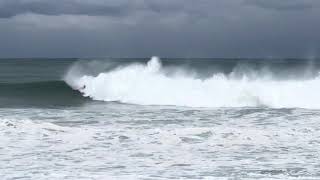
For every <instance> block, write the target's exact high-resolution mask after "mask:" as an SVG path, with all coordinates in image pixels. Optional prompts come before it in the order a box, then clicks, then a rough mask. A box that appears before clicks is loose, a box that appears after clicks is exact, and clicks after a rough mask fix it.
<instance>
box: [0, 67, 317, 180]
mask: <svg viewBox="0 0 320 180" xmlns="http://www.w3.org/2000/svg"><path fill="white" fill-rule="evenodd" d="M64 63H65V64H63V63H62V64H61V62H60V63H58V65H59V66H58V65H57V66H55V67H52V66H50V68H53V69H54V70H55V71H54V72H55V73H56V71H62V72H70V70H69V71H68V70H67V69H68V68H69V67H70V64H72V62H71V63H69V62H68V63H66V62H64ZM9 64H10V63H9ZM35 64H36V63H35ZM57 67H65V68H64V69H65V71H64V70H61V69H60V70H58V69H59V68H57ZM108 67H110V66H109V65H108ZM128 67H130V68H131V69H130V68H129V69H128ZM143 67H146V69H147V71H145V72H142V73H145V74H148V73H151V74H149V75H150V76H151V75H153V76H155V77H153V78H151V79H147V81H146V85H144V84H143V82H142V80H140V74H136V76H135V77H133V76H132V75H133V74H135V73H137V72H138V71H137V69H138V70H141V69H140V68H143ZM150 67H151V71H149V70H150ZM153 67H156V68H153ZM294 67H296V66H294ZM2 68H3V66H2ZM42 68H43V66H42ZM148 68H149V70H148ZM159 68H161V67H159V66H158V65H157V64H153V65H152V63H150V64H149V65H145V66H140V65H138V66H134V67H133V66H132V65H130V66H127V65H126V66H125V69H122V68H120V69H117V72H116V73H113V74H110V73H106V74H100V75H98V74H94V73H91V74H87V75H82V76H81V77H80V79H79V77H78V76H72V78H71V80H73V81H72V82H74V80H79V81H77V82H78V83H79V82H81V83H83V82H84V83H86V86H87V87H86V88H89V89H85V90H80V91H83V92H82V93H84V96H89V97H90V98H93V99H99V100H104V101H94V100H91V99H90V98H89V97H87V98H85V97H82V95H81V93H79V92H77V91H75V90H72V89H71V88H69V89H68V88H67V87H68V86H66V85H65V84H61V83H62V82H63V81H59V79H58V78H56V77H55V76H54V74H55V73H52V74H51V75H50V74H49V75H48V74H47V76H46V80H47V79H49V82H47V81H45V82H43V80H41V81H40V80H39V78H40V77H39V74H41V73H43V72H41V73H33V75H34V76H32V78H33V79H32V81H27V80H24V79H23V78H17V76H18V75H17V76H14V75H12V74H13V73H12V74H11V75H10V76H9V75H8V76H7V78H4V76H2V77H1V78H0V80H1V82H0V83H1V86H0V92H1V94H2V95H0V100H1V102H0V176H1V177H2V178H3V179H320V125H319V121H320V110H318V109H317V107H320V103H319V102H318V101H316V100H317V98H319V97H320V96H319V95H317V94H316V93H315V91H316V87H317V86H319V87H320V85H317V82H316V81H317V73H314V71H316V70H314V69H313V70H312V71H310V72H312V73H311V74H308V75H306V76H305V77H303V78H301V79H298V78H297V77H295V76H290V78H289V77H288V76H287V77H283V76H282V75H281V77H282V78H280V75H279V76H277V77H279V79H275V78H274V77H271V79H270V78H267V79H264V78H262V76H257V77H258V80H257V78H255V79H252V78H251V77H248V78H247V79H243V78H240V79H237V78H235V79H234V78H233V77H231V76H228V75H226V74H228V73H226V72H224V76H225V77H223V78H221V79H218V80H217V79H214V78H213V80H209V81H208V78H206V77H197V78H198V79H196V78H194V79H191V77H189V76H184V77H186V78H185V79H181V74H179V75H177V74H176V73H174V74H175V75H172V72H167V73H169V75H168V74H165V75H159V74H158V70H159ZM231 70H232V68H231ZM125 71H129V72H126V73H128V74H129V75H130V76H127V77H126V78H133V80H136V82H137V83H136V85H137V86H138V87H137V86H133V85H130V86H127V84H124V85H120V83H119V82H118V83H116V81H115V79H114V78H120V79H121V78H124V76H123V73H124V72H125ZM171 71H172V69H171ZM28 72H31V71H30V70H28ZM33 72H35V71H33ZM44 72H47V73H48V72H51V71H49V70H48V69H47V71H44ZM72 72H73V74H72V75H75V74H74V69H73V70H72ZM108 72H110V71H108ZM111 72H112V71H111ZM174 72H176V70H174ZM233 72H235V71H233ZM258 72H261V71H258ZM287 72H288V71H287ZM299 72H301V71H299ZM8 73H9V71H8ZM24 73H25V74H27V73H26V72H24ZM59 73H60V72H59ZM263 73H265V72H264V71H263ZM31 74H32V73H31ZM66 74H68V73H66ZM76 74H77V73H76ZM145 74H144V75H145ZM182 74H184V73H182ZM240 74H241V73H240ZM256 74H257V73H255V75H256ZM258 74H259V73H258ZM267 74H270V73H269V72H268V73H267ZM274 74H275V73H271V75H274ZM287 74H288V73H287ZM247 75H248V74H247ZM277 75H278V74H277ZM172 76H174V77H175V78H169V79H168V77H172ZM203 76H207V75H203ZM237 76H238V75H237ZM23 77H24V78H26V77H27V75H24V76H23ZM48 77H50V78H48ZM57 77H59V76H57ZM68 77H69V78H70V74H69V76H68ZM83 77H85V78H83ZM193 77H194V76H193ZM210 77H211V76H210ZM219 77H221V76H219ZM63 78H65V76H61V79H63ZM126 78H124V79H122V80H125V79H126ZM166 78H167V79H166ZM179 78H180V79H179ZM238 78H239V77H238ZM27 79H28V78H27ZM29 79H30V78H29ZM40 79H41V78H40ZM155 79H157V80H158V81H159V83H161V85H160V86H158V87H159V88H162V90H163V92H165V93H168V89H169V88H171V89H172V93H173V94H175V93H176V94H179V93H177V92H176V91H177V90H176V89H174V88H180V87H181V86H177V85H174V84H175V83H178V82H182V85H183V87H184V89H185V90H184V91H183V88H182V89H179V91H181V94H182V95H178V96H179V98H177V99H173V97H174V96H173V95H172V94H162V95H163V96H162V97H159V96H160V93H159V92H158V91H156V90H155V89H154V86H153V84H152V83H151V82H152V81H153V80H155ZM5 80H6V81H5ZM90 80H91V81H90ZM118 80H119V79H118ZM148 80H150V81H148ZM206 80H207V81H206ZM18 81H21V82H18ZM101 81H102V82H104V83H101ZM229 81H231V82H232V83H231V85H233V86H234V85H239V86H241V87H242V88H240V90H243V91H241V92H245V93H246V94H245V97H251V98H242V97H243V96H242V95H241V92H235V91H233V90H232V88H229V86H230V84H228V83H230V82H229ZM68 82H69V83H70V79H69V81H68ZM72 82H71V83H72ZM122 82H123V81H122ZM124 82H126V81H124ZM217 82H219V83H220V84H218V85H219V86H220V88H221V87H222V86H225V87H222V88H223V89H224V90H225V91H226V93H225V94H220V95H219V96H217V95H215V94H214V90H215V89H216V85H217V84H216V83H217ZM253 82H255V83H258V85H256V84H252V83H253ZM265 82H271V84H268V83H266V88H269V89H267V90H268V91H262V87H261V85H260V84H263V83H265ZM108 83H109V84H108ZM190 83H191V85H190ZM202 83H204V84H202ZM70 85H71V86H72V85H75V84H70ZM76 85H77V84H76ZM102 85H104V86H106V87H105V88H104V87H103V86H102ZM169 85H171V86H170V87H169ZM245 85H246V86H245ZM271 85H275V86H273V87H272V88H273V89H272V88H271V87H270V86H271ZM276 85H280V86H281V87H285V85H286V88H282V89H281V90H283V91H284V90H287V89H288V88H287V87H288V86H289V87H297V88H298V90H297V89H294V88H291V89H290V88H289V89H290V91H291V94H289V95H288V96H286V97H284V98H281V97H282V96H280V95H281V94H277V91H276V90H279V89H277V88H278V86H276ZM110 86H112V87H115V89H118V90H119V92H120V93H119V94H115V91H114V89H112V87H110ZM94 87H95V88H100V89H99V90H98V91H97V89H95V88H94ZM148 87H149V89H151V92H150V91H147V90H148V89H147V88H148ZM191 87H194V88H195V89H197V88H198V90H199V91H197V90H195V89H193V88H191ZM246 87H249V89H245V88H246ZM309 87H313V89H312V88H311V89H310V88H309ZM137 88H138V89H137ZM143 88H145V89H144V90H145V91H146V92H145V94H146V96H145V99H143V98H144V97H143V93H140V92H137V91H136V90H142V89H143ZM208 88H209V89H210V91H205V89H208ZM243 88H244V89H243ZM128 89H129V90H130V91H129V90H128ZM238 90H239V89H238ZM254 90H255V91H254ZM303 90H305V91H306V93H307V94H306V95H305V96H303V93H302V94H301V92H302V91H303ZM272 91H274V92H272ZM106 92H109V93H106ZM128 92H131V93H128ZM197 92H201V93H207V94H205V95H207V98H204V97H202V96H200V97H199V98H198V99H200V100H201V101H196V98H195V97H191V95H193V96H196V95H198V94H197ZM221 92H223V91H220V92H219V93H221ZM288 92H289V90H288ZM311 92H313V94H312V93H311ZM28 93H30V95H29V96H28ZM228 93H235V94H228ZM279 93H283V92H279ZM239 94H240V95H239ZM222 95H224V96H225V97H221V96H222ZM297 95H300V97H296V98H294V97H295V96H297ZM229 96H232V97H233V98H228V97H229ZM268 96H269V100H270V99H272V98H274V99H272V100H270V101H267V100H268ZM301 96H302V97H301ZM138 97H139V98H142V99H141V100H140V101H136V100H137V99H138ZM166 97H170V98H167V99H166ZM183 97H184V98H185V99H183ZM217 97H219V99H218V101H216V102H215V101H214V100H215V99H216V98H217ZM239 97H241V98H239ZM252 97H254V98H252ZM108 98H110V100H111V101H108ZM223 99H226V102H224V101H223ZM312 99H314V101H312ZM257 100H258V101H257ZM303 100H305V101H303ZM113 101H117V102H113ZM119 101H120V102H119ZM121 101H128V102H127V103H128V104H126V103H125V102H121ZM201 102H204V103H201ZM262 102H263V103H262ZM139 103H140V104H139ZM166 103H168V104H167V105H163V104H166ZM174 103H177V104H174ZM228 103H229V104H228ZM169 105H170V106H169ZM182 105H184V106H182ZM198 105H202V107H197V106H198ZM219 105H220V106H222V105H224V107H219ZM305 105H310V107H313V108H308V107H304V106H305ZM228 106H229V107H228ZM293 106H297V107H293Z"/></svg>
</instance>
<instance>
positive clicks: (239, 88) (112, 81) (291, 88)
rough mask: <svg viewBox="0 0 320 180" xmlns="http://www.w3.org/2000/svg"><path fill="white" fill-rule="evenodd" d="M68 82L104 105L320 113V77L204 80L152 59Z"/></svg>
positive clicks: (74, 71)
mask: <svg viewBox="0 0 320 180" xmlns="http://www.w3.org/2000/svg"><path fill="white" fill-rule="evenodd" d="M191 74H192V73H191ZM65 79H66V82H67V83H68V84H69V85H70V86H71V87H73V88H75V89H79V88H80V89H79V91H81V92H82V93H83V95H84V96H86V97H90V98H92V99H93V100H101V101H119V102H122V103H132V104H141V105H175V106H189V107H255V106H267V107H273V108H291V107H298V108H316V109H318V108H320V94H319V92H320V78H319V77H317V76H316V77H314V78H312V79H307V80H281V81H280V80H276V79H272V78H265V77H256V78H254V79H251V78H248V77H246V75H243V76H241V77H235V76H234V74H233V73H231V75H229V76H228V75H226V74H223V73H213V74H212V75H211V76H210V77H207V78H205V79H201V78H197V77H196V76H195V75H194V74H192V75H188V72H186V71H184V70H183V69H179V67H177V68H176V73H171V74H169V75H168V73H166V71H165V69H164V68H163V67H162V64H161V60H160V59H159V58H158V57H152V58H151V60H150V61H148V62H147V64H144V63H135V64H129V65H125V66H120V67H117V68H114V69H111V70H109V71H106V72H100V73H98V74H97V75H88V74H85V73H83V72H81V71H79V68H74V67H73V68H71V70H70V71H69V72H68V74H67V76H66V78H65ZM83 86H85V88H81V87H83Z"/></svg>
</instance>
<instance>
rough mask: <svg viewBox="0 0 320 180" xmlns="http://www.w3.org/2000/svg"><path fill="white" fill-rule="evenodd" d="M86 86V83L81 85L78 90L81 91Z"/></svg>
mask: <svg viewBox="0 0 320 180" xmlns="http://www.w3.org/2000/svg"><path fill="white" fill-rule="evenodd" d="M85 88H86V85H83V86H82V87H80V88H79V89H78V90H79V91H81V90H84V89H85Z"/></svg>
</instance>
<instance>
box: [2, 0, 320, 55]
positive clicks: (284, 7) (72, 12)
mask: <svg viewBox="0 0 320 180" xmlns="http://www.w3.org/2000/svg"><path fill="white" fill-rule="evenodd" d="M319 33H320V0H0V57H149V56H152V55H158V56H160V57H305V58H312V57H316V56H320V34H319Z"/></svg>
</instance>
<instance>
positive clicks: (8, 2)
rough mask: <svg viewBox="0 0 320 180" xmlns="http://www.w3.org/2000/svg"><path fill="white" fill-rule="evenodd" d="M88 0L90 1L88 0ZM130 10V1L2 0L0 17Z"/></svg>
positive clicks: (115, 13)
mask: <svg viewBox="0 0 320 180" xmlns="http://www.w3.org/2000/svg"><path fill="white" fill-rule="evenodd" d="M89 2H90V1H89ZM130 11H131V6H130V3H124V4H121V5H115V4H112V3H109V4H108V3H104V4H98V3H88V2H86V3H85V2H83V1H75V0H68V1H67V0H56V1H51V0H42V1H32V0H29V1H22V0H2V2H1V3H0V17H2V18H10V17H12V16H16V15H19V14H25V13H34V14H42V15H62V14H71V15H92V16H101V15H105V16H126V15H127V14H128V13H130Z"/></svg>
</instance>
